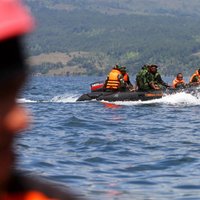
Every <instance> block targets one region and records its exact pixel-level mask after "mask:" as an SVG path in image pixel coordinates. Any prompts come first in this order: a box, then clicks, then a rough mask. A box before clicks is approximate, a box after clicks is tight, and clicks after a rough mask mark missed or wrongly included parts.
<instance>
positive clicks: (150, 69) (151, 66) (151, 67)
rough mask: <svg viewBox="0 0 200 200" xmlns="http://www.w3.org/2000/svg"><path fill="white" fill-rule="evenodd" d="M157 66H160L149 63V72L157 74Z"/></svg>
mask: <svg viewBox="0 0 200 200" xmlns="http://www.w3.org/2000/svg"><path fill="white" fill-rule="evenodd" d="M157 68H158V66H157V65H148V70H149V72H150V73H152V74H156V72H157Z"/></svg>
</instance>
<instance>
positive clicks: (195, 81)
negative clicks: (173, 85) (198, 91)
mask: <svg viewBox="0 0 200 200" xmlns="http://www.w3.org/2000/svg"><path fill="white" fill-rule="evenodd" d="M199 84H200V69H198V70H196V71H195V73H194V74H193V75H192V76H191V77H190V85H199Z"/></svg>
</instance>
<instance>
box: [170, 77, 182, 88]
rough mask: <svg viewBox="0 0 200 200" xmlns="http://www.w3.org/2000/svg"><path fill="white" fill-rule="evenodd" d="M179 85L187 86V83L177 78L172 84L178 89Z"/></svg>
mask: <svg viewBox="0 0 200 200" xmlns="http://www.w3.org/2000/svg"><path fill="white" fill-rule="evenodd" d="M178 84H185V81H184V80H183V79H182V80H178V79H177V78H175V79H174V80H173V83H172V86H173V88H176V87H177V85H178Z"/></svg>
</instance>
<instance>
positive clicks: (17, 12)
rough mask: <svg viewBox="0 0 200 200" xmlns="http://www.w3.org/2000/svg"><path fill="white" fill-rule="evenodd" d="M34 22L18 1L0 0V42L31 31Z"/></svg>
mask: <svg viewBox="0 0 200 200" xmlns="http://www.w3.org/2000/svg"><path fill="white" fill-rule="evenodd" d="M33 27H34V20H33V18H32V17H31V15H30V12H29V10H28V9H27V8H26V7H25V6H23V5H22V4H21V1H20V0H0V41H1V40H5V39H8V38H10V37H14V36H18V35H23V34H25V33H28V32H30V31H32V30H33Z"/></svg>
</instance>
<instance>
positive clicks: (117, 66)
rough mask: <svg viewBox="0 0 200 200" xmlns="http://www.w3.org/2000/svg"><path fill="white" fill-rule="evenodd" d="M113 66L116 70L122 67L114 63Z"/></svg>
mask: <svg viewBox="0 0 200 200" xmlns="http://www.w3.org/2000/svg"><path fill="white" fill-rule="evenodd" d="M114 68H115V69H118V70H121V69H122V66H121V65H115V67H114Z"/></svg>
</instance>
